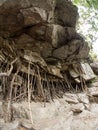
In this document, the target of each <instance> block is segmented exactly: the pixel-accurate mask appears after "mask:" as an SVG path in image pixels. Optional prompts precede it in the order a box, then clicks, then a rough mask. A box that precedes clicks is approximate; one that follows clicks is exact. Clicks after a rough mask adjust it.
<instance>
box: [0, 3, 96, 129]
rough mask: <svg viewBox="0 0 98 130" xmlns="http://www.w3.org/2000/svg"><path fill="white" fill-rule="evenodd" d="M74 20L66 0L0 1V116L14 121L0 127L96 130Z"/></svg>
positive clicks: (89, 74)
mask: <svg viewBox="0 0 98 130" xmlns="http://www.w3.org/2000/svg"><path fill="white" fill-rule="evenodd" d="M78 17H79V16H78V9H77V7H76V6H74V5H73V4H72V2H71V1H67V0H0V101H1V102H0V118H2V117H3V118H4V120H5V122H8V121H12V120H15V119H18V121H16V122H15V121H14V122H13V123H12V124H5V123H4V122H2V121H1V120H0V129H2V130H4V129H5V130H8V129H9V130H12V129H14V130H27V129H28V130H31V129H32V130H34V129H33V128H32V124H33V126H34V125H35V128H36V129H39V130H46V129H47V130H48V129H49V130H52V129H53V130H59V129H60V130H61V129H62V130H65V129H66V130H72V129H73V130H87V129H88V130H90V128H91V130H94V128H96V129H97V127H98V125H97V124H98V123H97V122H98V120H95V119H96V116H97V114H98V111H96V112H95V110H94V109H95V108H96V109H97V107H98V105H97V104H96V105H95V106H96V107H95V106H93V105H94V104H91V102H94V101H96V102H97V100H98V99H97V96H98V88H97V87H98V82H95V83H92V84H90V85H91V86H93V87H92V88H87V87H88V86H89V87H90V85H89V84H87V83H86V81H89V80H91V79H93V78H95V77H96V76H95V74H94V73H93V71H92V69H91V67H90V66H89V64H87V63H86V59H87V58H88V54H89V47H88V44H87V42H86V41H85V39H84V38H83V37H82V36H81V35H80V34H78V33H77V31H76V23H77V20H78ZM91 66H92V67H93V68H94V71H95V70H96V64H91ZM97 69H98V67H97ZM97 71H98V70H97ZM97 73H98V72H97ZM97 81H98V79H97ZM88 83H89V82H88ZM86 90H87V91H86ZM83 91H85V92H84V93H79V92H83ZM70 92H75V93H73V94H72V93H70ZM62 97H63V98H62ZM58 99H59V101H58ZM20 101H23V102H21V103H20ZM27 101H28V102H27ZM31 101H34V102H37V103H34V102H32V103H31ZM38 101H40V102H42V103H43V105H42V104H41V103H39V102H38ZM53 101H54V102H53ZM16 102H18V103H16ZM49 102H50V103H51V104H49ZM45 106H47V107H45ZM93 107H95V108H94V109H93ZM92 109H93V110H94V112H93V110H92ZM20 118H24V119H28V121H25V120H21V121H20ZM89 118H90V119H91V120H89ZM81 119H82V122H81ZM93 119H94V120H93ZM30 120H31V121H30ZM73 121H74V122H73ZM72 122H73V123H72ZM85 122H86V123H85ZM92 122H94V123H92ZM30 123H32V124H30ZM79 124H81V125H79ZM91 124H92V125H91ZM77 126H78V127H77Z"/></svg>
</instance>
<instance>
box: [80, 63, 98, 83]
mask: <svg viewBox="0 0 98 130" xmlns="http://www.w3.org/2000/svg"><path fill="white" fill-rule="evenodd" d="M81 66H82V70H83V74H82V77H83V78H84V79H85V80H86V81H88V80H91V79H94V78H95V77H96V75H95V74H94V72H93V71H92V69H91V67H90V65H89V64H88V63H84V64H81Z"/></svg>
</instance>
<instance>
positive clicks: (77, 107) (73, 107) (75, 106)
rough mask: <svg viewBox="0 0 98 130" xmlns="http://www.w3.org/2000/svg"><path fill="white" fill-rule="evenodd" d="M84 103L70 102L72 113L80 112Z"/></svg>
mask: <svg viewBox="0 0 98 130" xmlns="http://www.w3.org/2000/svg"><path fill="white" fill-rule="evenodd" d="M84 108H85V107H84V105H83V103H78V104H72V105H71V110H72V111H73V112H74V113H80V112H82V111H83V110H84Z"/></svg>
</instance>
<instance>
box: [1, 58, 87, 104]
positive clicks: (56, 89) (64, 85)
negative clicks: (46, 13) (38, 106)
mask: <svg viewBox="0 0 98 130" xmlns="http://www.w3.org/2000/svg"><path fill="white" fill-rule="evenodd" d="M17 60H18V59H17V58H16V59H15V60H14V61H12V62H11V64H10V69H8V68H7V69H6V70H8V71H7V72H6V73H1V75H0V76H1V77H2V88H3V94H4V95H7V97H6V96H4V98H6V99H8V98H9V99H11V102H12V101H17V102H18V101H22V100H26V101H27V100H28V102H31V101H35V102H36V101H41V102H44V105H45V103H46V102H49V101H50V100H54V99H55V98H62V97H63V95H64V94H65V93H66V92H67V91H73V92H76V91H78V90H79V89H80V88H82V89H81V90H84V89H85V88H84V86H86V83H85V81H84V80H83V78H82V77H80V81H81V82H80V84H77V83H75V82H74V80H73V82H71V80H70V78H69V77H68V75H67V73H66V72H62V76H63V78H60V77H57V76H54V75H52V74H50V73H48V71H45V69H43V68H42V67H41V66H40V65H38V64H36V63H30V62H29V63H28V62H26V63H25V65H24V66H23V64H24V63H20V64H21V65H20V68H19V69H18V73H15V72H14V70H13V69H14V63H16V61H17ZM28 64H29V65H28ZM18 66H19V65H18ZM77 71H78V73H81V71H80V70H79V69H78V70H77ZM14 75H15V76H14ZM13 78H14V79H13ZM11 79H13V83H11V84H12V85H11V86H12V87H11V89H10V92H9V91H8V90H9V88H8V87H9V85H10V84H9V83H10V81H11ZM11 82H12V81H11ZM73 83H74V84H73ZM80 86H81V87H80ZM8 93H10V96H8Z"/></svg>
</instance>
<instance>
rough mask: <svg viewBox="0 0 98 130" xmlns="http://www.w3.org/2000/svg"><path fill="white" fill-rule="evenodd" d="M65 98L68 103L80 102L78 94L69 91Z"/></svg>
mask: <svg viewBox="0 0 98 130" xmlns="http://www.w3.org/2000/svg"><path fill="white" fill-rule="evenodd" d="M64 100H65V101H66V102H68V103H73V104H77V103H79V101H78V99H77V96H76V94H71V93H67V94H65V96H64Z"/></svg>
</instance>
